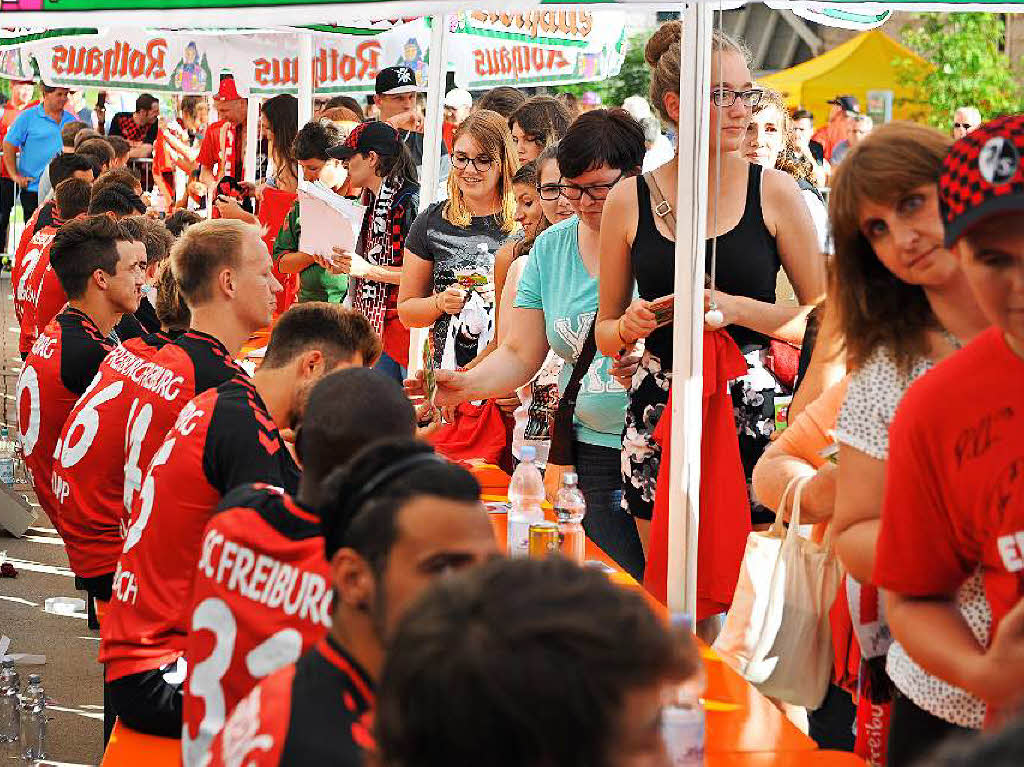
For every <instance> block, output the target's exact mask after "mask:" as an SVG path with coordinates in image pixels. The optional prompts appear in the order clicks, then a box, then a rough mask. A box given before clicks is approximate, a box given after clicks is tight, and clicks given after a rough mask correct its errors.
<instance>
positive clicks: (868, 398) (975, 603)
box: [836, 347, 992, 729]
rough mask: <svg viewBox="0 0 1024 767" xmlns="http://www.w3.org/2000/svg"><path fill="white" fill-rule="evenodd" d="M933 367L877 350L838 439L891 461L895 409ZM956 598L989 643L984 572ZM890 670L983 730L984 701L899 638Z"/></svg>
mask: <svg viewBox="0 0 1024 767" xmlns="http://www.w3.org/2000/svg"><path fill="white" fill-rule="evenodd" d="M932 366H933V363H932V361H931V360H930V359H928V358H927V357H921V358H919V359H917V360H915V361H914V364H913V365H912V366H911V368H910V371H909V373H904V372H903V371H901V370H900V368H899V366H898V365H897V364H896V359H895V357H894V356H893V354H892V353H891V352H890V350H889V349H888V348H886V347H882V348H879V349H877V350H875V352H874V354H872V355H871V357H869V358H868V360H867V362H865V363H864V365H863V366H862V367H861V368H860V369H859V370H856V371H855V372H854V373H852V374H851V376H850V386H849V388H848V389H847V391H846V400H845V401H844V402H843V406H842V408H841V409H840V411H839V418H838V420H837V421H836V441H837V442H840V443H842V444H846V445H849V446H850V447H853V448H856V449H857V450H860V451H861V452H862V453H864V454H865V455H869V456H871V457H872V458H875V459H877V460H879V461H885V460H887V459H888V457H889V427H890V425H891V424H892V420H893V417H894V416H895V415H896V408H897V406H898V405H899V404H900V400H902V399H903V395H904V394H905V393H906V391H907V389H908V388H910V384H912V383H913V382H914V380H915V379H917V378H919V377H921V376H922V375H924V374H925V373H927V372H928V371H929V370H930V369H931V368H932ZM935 417H936V418H942V417H944V414H943V413H936V414H935ZM956 602H957V606H958V607H959V608H960V612H961V614H962V615H963V616H964V620H965V621H966V622H967V625H968V626H969V627H970V629H971V631H972V632H973V633H974V636H975V638H976V639H977V640H978V642H979V643H981V645H982V646H983V647H987V646H988V637H989V631H990V629H991V626H992V611H991V609H990V607H989V604H988V600H987V599H986V598H985V589H984V585H983V583H982V579H981V576H980V573H977V572H976V573H975V574H974V575H972V576H971V578H969V579H968V580H967V581H966V582H965V583H964V584H963V585H962V586H961V587H960V590H959V591H958V592H957V596H956ZM886 671H887V672H888V674H889V678H890V679H892V681H893V684H895V685H896V688H897V689H898V690H899V691H900V692H902V693H903V694H904V695H906V696H907V697H908V698H910V700H911V701H913V702H914V704H915V705H916V706H918V707H919V708H921V709H924V710H925V711H927V712H928V713H930V714H932V715H933V716H937V717H939V718H940V719H943V720H945V721H947V722H951V723H952V724H956V725H959V726H960V727H969V728H973V729H980V728H981V726H982V724H983V723H984V720H985V703H984V702H983V701H981V700H979V699H978V698H975V697H973V696H972V695H970V693H968V692H966V691H965V690H961V689H960V688H959V687H954V686H953V685H951V684H949V683H947V682H944V681H942V680H941V679H938V678H936V677H934V676H932V675H931V674H929V673H927V672H926V671H924V670H923V669H922V668H921V667H920V666H918V665H917V663H915V662H914V661H913V660H912V659H911V658H910V656H909V655H907V653H906V651H905V650H904V649H903V647H902V646H901V645H900V643H899V642H895V641H894V642H893V643H892V644H891V645H890V647H889V652H888V656H887V657H886Z"/></svg>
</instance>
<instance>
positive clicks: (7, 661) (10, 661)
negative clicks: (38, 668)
mask: <svg viewBox="0 0 1024 767" xmlns="http://www.w3.org/2000/svg"><path fill="white" fill-rule="evenodd" d="M0 668H14V658H4V659H3V660H0Z"/></svg>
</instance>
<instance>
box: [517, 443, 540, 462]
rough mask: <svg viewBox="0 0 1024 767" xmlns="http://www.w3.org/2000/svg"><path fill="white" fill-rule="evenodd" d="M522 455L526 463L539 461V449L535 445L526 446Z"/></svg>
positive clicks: (521, 452) (522, 450)
mask: <svg viewBox="0 0 1024 767" xmlns="http://www.w3.org/2000/svg"><path fill="white" fill-rule="evenodd" d="M520 454H521V455H522V456H523V460H524V461H536V460H537V448H535V447H534V446H533V445H524V446H523V447H522V448H521V449H520Z"/></svg>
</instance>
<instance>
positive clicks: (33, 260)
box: [11, 226, 68, 355]
mask: <svg viewBox="0 0 1024 767" xmlns="http://www.w3.org/2000/svg"><path fill="white" fill-rule="evenodd" d="M56 236H57V227H55V226H46V227H43V228H42V229H40V230H39V231H38V232H36V233H35V235H33V236H32V238H31V239H30V240H29V244H28V248H27V249H26V251H25V253H24V254H22V257H21V264H20V268H19V270H18V274H17V276H16V277H15V275H14V274H13V273H12V275H11V286H12V288H13V292H14V314H15V316H17V318H18V324H19V331H20V332H19V333H18V351H20V352H21V353H22V354H23V355H24V354H27V353H28V352H30V351H31V350H32V344H33V343H35V340H36V338H37V337H38V336H39V333H40V331H41V330H42V329H43V328H45V327H46V326H47V325H49V324H50V320H52V319H53V318H54V317H56V316H57V314H58V313H59V312H60V310H61V309H63V308H64V304H66V303H67V300H68V299H67V296H66V295H65V294H64V289H63V288H61V287H60V283H59V281H58V283H57V287H58V288H59V289H60V298H61V301H60V304H59V305H58V306H57V307H56V308H55V309H53V313H52V314H51V313H50V311H49V310H47V311H46V312H45V313H44V314H43V315H40V314H39V313H38V311H37V310H38V306H39V300H40V297H41V293H42V287H43V284H44V282H46V283H50V282H51V281H50V280H45V276H46V274H47V273H48V272H50V273H52V272H53V269H52V268H51V267H50V246H51V245H53V238H54V237H56ZM54 276H56V275H54ZM49 303H51V302H50V301H47V304H49Z"/></svg>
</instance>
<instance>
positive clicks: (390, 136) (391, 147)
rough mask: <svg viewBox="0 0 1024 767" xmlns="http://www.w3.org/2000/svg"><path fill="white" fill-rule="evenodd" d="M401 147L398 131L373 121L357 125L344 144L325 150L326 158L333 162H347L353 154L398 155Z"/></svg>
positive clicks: (385, 124) (383, 123)
mask: <svg viewBox="0 0 1024 767" xmlns="http://www.w3.org/2000/svg"><path fill="white" fill-rule="evenodd" d="M401 147H402V140H401V139H400V138H399V136H398V131H396V130H395V129H394V128H392V127H391V126H390V125H388V124H387V123H385V122H380V121H377V120H375V121H373V122H366V123H359V125H357V126H356V127H355V128H353V129H352V132H351V133H349V134H348V138H347V139H345V143H344V144H338V145H337V146H332V147H331V148H330V149H328V150H327V156H328V157H333V158H334V159H335V160H347V159H349V158H350V157H351V156H352V155H354V154H364V153H366V152H370V151H373V152H376V153H377V154H379V155H382V156H385V157H391V156H394V155H396V154H398V152H399V151H400V149H401Z"/></svg>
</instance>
